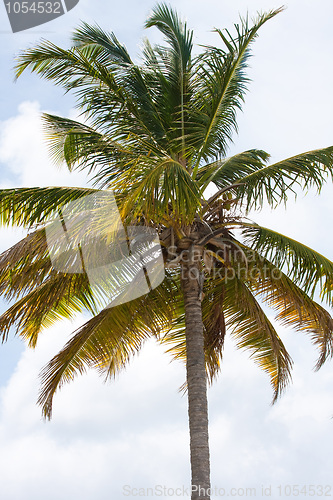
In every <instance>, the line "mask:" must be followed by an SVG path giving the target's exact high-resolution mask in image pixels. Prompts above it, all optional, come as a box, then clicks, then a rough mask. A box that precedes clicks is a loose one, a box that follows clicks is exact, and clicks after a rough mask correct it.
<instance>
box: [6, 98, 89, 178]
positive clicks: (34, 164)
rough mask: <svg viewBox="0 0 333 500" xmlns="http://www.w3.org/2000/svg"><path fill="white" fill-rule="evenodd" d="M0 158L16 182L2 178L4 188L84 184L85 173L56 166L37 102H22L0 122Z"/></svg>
mask: <svg viewBox="0 0 333 500" xmlns="http://www.w3.org/2000/svg"><path fill="white" fill-rule="evenodd" d="M0 159H1V163H2V164H3V165H4V166H5V168H6V169H7V171H8V174H7V175H10V176H13V175H14V176H15V177H14V179H15V180H14V181H13V180H8V179H6V178H5V179H0V183H1V185H2V187H3V188H7V187H19V186H24V187H34V186H82V185H85V184H86V176H85V175H84V174H83V173H80V172H74V173H70V172H69V171H68V170H67V169H66V167H65V166H64V167H63V168H62V169H59V168H57V167H56V166H55V165H54V164H53V163H52V162H51V160H50V156H49V153H48V150H47V144H46V138H45V133H44V131H43V127H42V121H41V110H40V106H39V104H38V102H29V101H26V102H23V103H22V104H21V105H20V106H19V108H18V114H17V115H16V116H14V117H12V118H9V119H8V120H6V121H3V122H1V123H0Z"/></svg>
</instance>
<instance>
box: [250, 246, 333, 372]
mask: <svg viewBox="0 0 333 500" xmlns="http://www.w3.org/2000/svg"><path fill="white" fill-rule="evenodd" d="M252 264H253V265H254V266H255V268H256V270H257V272H256V273H255V275H254V279H252V280H250V281H249V283H248V286H249V288H250V289H251V291H252V292H253V293H254V294H256V295H258V297H260V300H262V301H264V302H265V303H267V305H268V306H270V307H271V308H272V309H274V310H275V311H277V312H278V314H277V316H276V320H277V321H278V322H280V323H281V324H282V325H283V326H285V327H289V328H294V329H295V330H296V331H299V332H302V333H307V334H309V335H310V336H311V341H312V343H313V344H314V345H315V347H317V348H318V350H319V353H320V354H319V358H318V360H317V363H316V369H319V368H320V367H321V366H322V365H323V363H324V362H325V361H326V359H328V358H332V357H333V319H332V317H331V315H330V314H329V313H328V311H326V310H325V309H324V308H323V307H322V306H321V305H319V304H317V303H316V302H315V301H314V300H312V299H311V297H309V295H308V294H307V293H306V292H304V290H302V289H301V288H300V287H298V286H297V285H296V284H295V282H294V281H293V279H290V278H289V277H288V276H287V275H286V274H284V273H283V272H282V271H281V269H279V268H278V267H276V266H275V264H272V263H271V262H270V261H268V260H267V259H264V258H263V257H262V256H261V255H259V254H256V259H255V262H253V263H252Z"/></svg>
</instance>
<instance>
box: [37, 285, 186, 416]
mask: <svg viewBox="0 0 333 500" xmlns="http://www.w3.org/2000/svg"><path fill="white" fill-rule="evenodd" d="M175 296H177V284H176V283H175V282H174V281H173V279H172V277H170V276H169V277H168V278H166V279H165V280H164V282H163V283H162V284H161V285H160V286H159V287H157V288H156V289H154V290H152V291H151V292H150V293H149V294H147V295H145V296H142V297H140V298H137V299H135V300H133V301H131V302H126V303H124V304H121V305H118V306H116V307H113V308H107V309H103V310H102V311H101V312H100V313H99V314H97V315H96V316H95V317H93V318H92V319H90V320H89V321H88V322H87V323H85V324H84V325H83V326H81V327H80V328H79V329H78V330H76V331H75V332H74V334H73V337H72V338H71V339H70V340H69V342H68V343H67V344H66V345H65V346H64V348H63V349H62V350H61V351H60V352H59V353H58V354H57V355H56V356H55V357H54V358H53V359H52V360H51V361H50V362H49V363H48V364H47V365H46V366H45V368H44V370H43V372H42V374H41V382H42V389H41V393H40V397H39V404H40V405H42V407H43V414H44V416H45V417H47V418H50V417H51V413H52V401H53V397H54V394H55V392H56V391H57V390H58V389H60V388H61V387H62V385H63V384H64V383H66V382H70V381H71V380H73V379H74V378H75V376H76V375H78V374H81V373H83V372H85V371H86V369H87V368H95V369H97V370H98V372H99V373H100V374H102V375H104V376H105V377H106V378H109V377H113V376H115V375H116V374H117V373H118V372H119V371H120V370H122V369H123V368H124V367H125V366H127V364H128V362H129V361H130V360H131V359H132V357H133V355H134V354H136V353H137V352H138V351H139V350H140V348H141V346H142V345H143V343H144V341H145V340H147V339H148V338H150V337H152V336H153V337H155V338H157V339H159V337H160V335H162V334H163V332H164V331H165V330H167V329H168V328H169V327H170V325H171V323H172V321H173V319H174V315H175V310H176V307H177V301H176V299H175V298H174V297H175Z"/></svg>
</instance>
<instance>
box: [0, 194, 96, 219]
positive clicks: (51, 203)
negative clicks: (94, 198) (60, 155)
mask: <svg viewBox="0 0 333 500" xmlns="http://www.w3.org/2000/svg"><path fill="white" fill-rule="evenodd" d="M95 192H96V190H95V189H90V188H79V187H74V188H71V187H47V188H40V187H34V188H14V189H1V190H0V224H1V225H3V226H9V225H14V226H24V227H28V228H29V227H31V226H33V225H35V224H41V223H43V222H45V221H46V220H47V218H48V217H50V216H52V215H54V214H55V213H57V211H58V209H59V208H60V207H62V206H64V205H66V204H67V203H69V202H70V201H74V200H78V199H79V198H82V197H84V196H87V195H89V194H92V193H95Z"/></svg>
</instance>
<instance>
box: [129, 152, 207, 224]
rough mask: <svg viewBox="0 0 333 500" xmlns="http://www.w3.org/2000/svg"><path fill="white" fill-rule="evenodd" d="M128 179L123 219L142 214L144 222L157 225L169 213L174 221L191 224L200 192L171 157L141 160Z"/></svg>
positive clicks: (181, 166)
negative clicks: (130, 215) (128, 187)
mask: <svg viewBox="0 0 333 500" xmlns="http://www.w3.org/2000/svg"><path fill="white" fill-rule="evenodd" d="M129 177H130V179H132V182H131V186H130V189H129V190H128V192H127V199H126V200H125V202H124V209H123V210H124V212H123V214H124V215H125V216H126V215H127V214H128V213H131V214H132V215H133V216H134V217H135V216H139V215H140V214H142V213H143V214H145V217H146V218H147V219H150V218H152V219H153V220H155V221H159V220H161V219H163V218H164V217H165V214H167V213H170V212H171V213H173V216H174V219H175V220H180V221H182V222H183V223H187V224H188V223H191V222H192V221H193V219H194V217H195V214H196V212H197V210H198V208H199V207H200V204H201V197H200V191H199V189H198V186H197V184H196V183H195V182H194V181H193V179H192V177H191V175H190V174H189V172H188V171H187V170H186V168H185V167H184V165H182V164H181V163H180V162H179V161H176V160H174V159H172V158H170V157H166V158H160V159H157V160H155V158H146V159H142V161H141V162H138V164H137V165H136V166H135V168H133V170H132V172H131V173H130V174H129ZM124 184H125V182H124ZM124 187H125V186H124ZM125 189H126V188H125Z"/></svg>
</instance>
